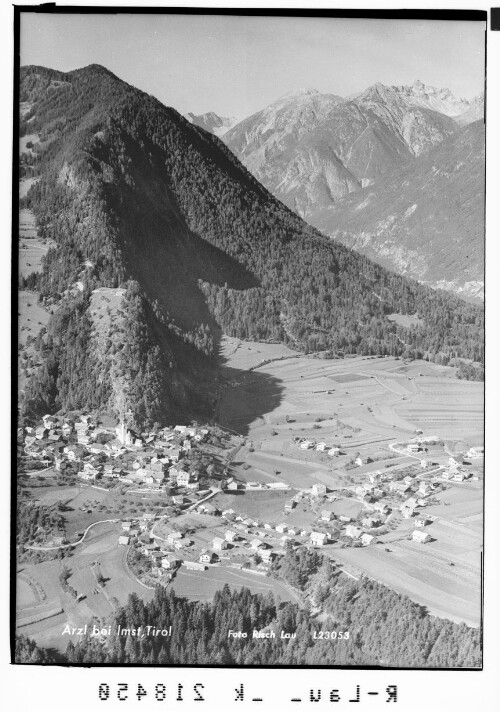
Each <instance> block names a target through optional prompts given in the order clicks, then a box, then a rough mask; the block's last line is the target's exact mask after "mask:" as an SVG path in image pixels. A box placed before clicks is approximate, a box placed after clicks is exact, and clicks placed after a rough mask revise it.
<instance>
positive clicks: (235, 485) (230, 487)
mask: <svg viewBox="0 0 500 712" xmlns="http://www.w3.org/2000/svg"><path fill="white" fill-rule="evenodd" d="M238 487H239V485H238V483H237V482H236V480H233V481H232V482H229V483H228V485H227V487H226V489H228V490H231V491H235V490H237V489H238Z"/></svg>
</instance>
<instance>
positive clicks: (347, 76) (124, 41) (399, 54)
mask: <svg viewBox="0 0 500 712" xmlns="http://www.w3.org/2000/svg"><path fill="white" fill-rule="evenodd" d="M484 29H485V27H484V24H483V23H479V22H456V21H429V20H425V21H422V20H360V19H336V18H292V17H238V16H222V15H219V16H210V15H180V14H179V15H156V14H155V15H146V14H114V15H112V14H110V15H97V14H94V15H92V14H88V15H84V14H36V13H29V12H24V13H22V15H21V64H22V65H25V64H37V65H43V66H46V67H51V68H52V69H58V70H61V71H69V70H72V69H77V68H79V67H83V66H86V65H88V64H94V63H95V64H102V65H104V66H105V67H107V68H108V69H110V70H111V71H112V72H114V73H115V74H116V75H117V76H118V77H120V78H121V79H123V80H125V81H126V82H128V83H129V84H133V85H134V86H136V87H138V88H139V89H142V90H143V91H145V92H147V93H149V94H153V95H154V96H155V97H157V98H158V99H159V100H160V101H161V102H163V103H164V104H166V105H167V106H173V107H174V108H176V109H177V110H178V111H180V112H181V113H183V114H186V113H187V112H189V111H192V112H193V113H195V114H200V113H204V112H206V111H215V112H216V113H218V114H219V115H221V116H234V117H236V118H238V119H242V118H244V117H246V116H249V115H250V114H252V113H254V112H256V111H258V110H260V109H262V108H263V107H264V106H266V105H267V104H269V103H271V102H273V101H275V100H276V99H277V98H278V97H280V96H282V95H283V94H286V93H288V92H290V91H293V90H295V89H297V88H301V87H311V88H314V89H317V90H318V91H320V92H324V93H332V94H339V95H341V96H347V95H350V94H354V93H357V92H359V91H362V90H363V89H366V87H368V86H370V85H372V84H375V83H376V82H382V83H383V84H396V85H397V84H413V82H414V81H416V80H417V79H419V80H421V81H422V82H424V84H429V85H431V86H436V87H447V88H448V89H450V90H451V91H452V92H453V93H454V94H455V95H457V96H460V97H463V98H466V99H470V98H472V97H473V96H476V95H477V94H478V93H479V92H481V91H482V90H483V84H484Z"/></svg>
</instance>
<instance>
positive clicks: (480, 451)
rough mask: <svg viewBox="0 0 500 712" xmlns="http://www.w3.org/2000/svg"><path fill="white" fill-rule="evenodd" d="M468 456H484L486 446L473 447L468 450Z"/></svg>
mask: <svg viewBox="0 0 500 712" xmlns="http://www.w3.org/2000/svg"><path fill="white" fill-rule="evenodd" d="M467 457H470V458H473V459H474V458H478V457H484V447H483V446H482V445H476V446H474V447H471V448H470V449H469V451H468V452H467Z"/></svg>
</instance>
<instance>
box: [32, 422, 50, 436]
mask: <svg viewBox="0 0 500 712" xmlns="http://www.w3.org/2000/svg"><path fill="white" fill-rule="evenodd" d="M48 432H49V429H48V428H46V427H45V426H44V425H40V426H39V427H38V428H37V429H36V430H35V438H36V439H37V440H44V439H45V438H46V437H47V435H48Z"/></svg>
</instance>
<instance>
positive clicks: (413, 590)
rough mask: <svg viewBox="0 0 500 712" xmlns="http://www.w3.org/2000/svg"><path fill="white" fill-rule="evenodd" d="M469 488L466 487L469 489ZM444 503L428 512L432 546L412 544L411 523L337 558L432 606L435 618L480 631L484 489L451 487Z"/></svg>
mask: <svg viewBox="0 0 500 712" xmlns="http://www.w3.org/2000/svg"><path fill="white" fill-rule="evenodd" d="M466 487H467V488H466ZM436 499H438V500H439V501H440V504H438V505H434V506H432V507H427V508H426V509H425V514H426V515H431V516H432V517H434V518H435V519H434V522H432V523H431V524H429V525H427V526H426V527H425V531H426V532H427V533H429V534H430V535H431V537H432V538H433V540H432V541H430V542H429V543H428V544H419V543H417V542H414V541H409V540H408V534H409V533H411V531H412V530H413V522H412V520H402V522H401V525H402V526H400V527H398V531H396V532H394V533H393V534H390V535H387V536H383V537H381V543H380V544H377V545H375V546H370V547H366V548H363V549H336V550H335V552H334V557H335V559H338V560H340V561H341V562H344V563H347V564H349V565H350V566H351V567H353V568H351V570H356V571H357V572H358V575H359V574H360V573H366V574H367V575H368V576H370V577H371V578H374V579H376V580H378V581H380V582H381V583H384V584H386V585H387V586H389V587H390V588H393V589H395V590H396V591H398V592H399V593H403V594H406V595H408V596H409V597H410V598H412V599H413V600H414V601H417V603H420V604H422V605H425V606H427V608H428V609H429V611H430V612H431V613H433V614H434V615H438V616H442V617H445V618H450V619H451V620H454V621H456V622H458V623H460V622H461V621H464V622H465V623H467V624H468V625H471V626H478V625H479V621H480V610H481V608H480V606H481V601H480V574H481V550H482V525H483V515H482V489H481V488H480V487H477V488H475V489H469V488H468V486H467V485H466V486H462V485H457V486H452V487H451V488H450V489H448V490H446V491H445V492H442V493H439V494H438V495H437V496H436Z"/></svg>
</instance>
